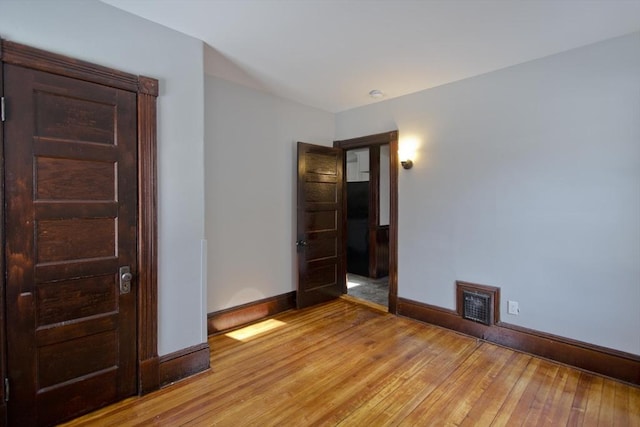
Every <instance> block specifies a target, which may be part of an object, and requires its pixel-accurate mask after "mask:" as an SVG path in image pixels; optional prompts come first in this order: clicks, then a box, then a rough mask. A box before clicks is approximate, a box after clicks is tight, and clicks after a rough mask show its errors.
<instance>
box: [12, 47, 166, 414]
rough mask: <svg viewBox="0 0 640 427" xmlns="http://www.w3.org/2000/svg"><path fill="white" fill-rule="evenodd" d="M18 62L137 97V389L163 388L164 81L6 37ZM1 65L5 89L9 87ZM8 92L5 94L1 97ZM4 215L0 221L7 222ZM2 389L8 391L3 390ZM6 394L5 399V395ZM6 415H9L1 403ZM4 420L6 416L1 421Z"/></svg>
mask: <svg viewBox="0 0 640 427" xmlns="http://www.w3.org/2000/svg"><path fill="white" fill-rule="evenodd" d="M5 63H7V64H13V65H18V66H22V67H25V68H31V69H35V70H39V71H45V72H48V73H52V74H57V75H61V76H65V77H71V78H74V79H78V80H84V81H88V82H92V83H98V84H101V85H105V86H109V87H114V88H118V89H124V90H127V91H130V92H134V93H136V94H137V121H138V132H137V133H138V135H137V149H138V200H137V202H138V212H137V216H138V241H137V257H138V300H137V310H138V313H137V318H138V322H137V347H138V348H137V354H138V356H137V365H138V369H137V388H138V393H139V394H144V393H148V392H150V391H153V390H157V389H158V388H159V384H160V382H159V381H160V380H159V358H158V344H157V343H158V328H157V325H158V292H157V290H158V282H157V271H158V264H157V258H158V256H157V240H158V238H157V221H156V219H157V178H156V170H157V169H156V162H157V160H156V159H157V131H156V125H157V119H156V99H157V97H158V80H156V79H153V78H150V77H145V76H137V75H134V74H129V73H125V72H122V71H119V70H114V69H112V68H107V67H103V66H100V65H96V64H92V63H89V62H85V61H81V60H77V59H74V58H70V57H67V56H64V55H59V54H55V53H51V52H47V51H44V50H41V49H37V48H34V47H30V46H26V45H23V44H19V43H15V42H11V41H7V40H3V39H0V65H4V64H5ZM1 70H2V67H0V91H1V90H2V88H4V81H3V80H2V71H1ZM1 93H2V92H0V94H1ZM3 138H4V135H3V133H2V129H1V127H0V176H1V178H0V199H1V200H2V202H3V205H4V200H5V194H4V152H3V151H2V150H3V148H2V147H4V139H3ZM3 215H4V212H2V213H1V214H0V219H2V223H3V224H4V216H3ZM4 242H5V233H4V225H3V226H2V227H0V246H1V249H0V256H1V258H2V260H1V261H0V267H2V271H4ZM4 296H5V281H4V274H2V275H0V302H2V308H1V309H0V339H1V345H2V349H1V351H0V362H1V365H2V366H1V367H0V370H1V373H2V378H7V372H6V351H7V348H6V334H5V331H6V324H5V318H6V315H5V310H6V309H5V303H4ZM0 389H2V387H0ZM3 394H4V390H1V391H0V395H2V397H4V395H3ZM1 402H2V403H1V404H0V416H2V415H3V414H6V404H5V403H4V402H5V399H1ZM3 419H4V417H2V418H0V423H1V422H2V421H3Z"/></svg>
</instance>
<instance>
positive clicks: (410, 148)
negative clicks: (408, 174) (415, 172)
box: [398, 136, 420, 169]
mask: <svg viewBox="0 0 640 427" xmlns="http://www.w3.org/2000/svg"><path fill="white" fill-rule="evenodd" d="M419 145H420V141H419V139H418V138H417V137H415V136H409V137H404V138H402V140H401V141H400V146H399V147H398V158H399V160H400V164H401V165H402V167H403V168H404V169H411V168H412V167H413V159H415V158H416V152H417V151H418V146H419Z"/></svg>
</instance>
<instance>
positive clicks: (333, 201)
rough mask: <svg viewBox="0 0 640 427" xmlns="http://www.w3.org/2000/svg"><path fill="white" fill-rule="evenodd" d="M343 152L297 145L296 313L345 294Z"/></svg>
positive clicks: (329, 148) (300, 143)
mask: <svg viewBox="0 0 640 427" xmlns="http://www.w3.org/2000/svg"><path fill="white" fill-rule="evenodd" d="M343 164H344V163H343V150H342V149H341V148H333V147H325V146H320V145H313V144H306V143H303V142H298V229H297V241H296V246H297V250H298V292H297V305H298V308H303V307H308V306H311V305H314V304H317V303H320V302H324V301H328V300H330V299H333V298H337V297H339V296H340V295H342V294H343V293H345V292H346V286H345V277H346V273H345V270H344V259H345V255H344V251H343V247H342V246H343V244H342V242H343V239H342V233H343V232H344V223H343V220H344V218H343V215H342V207H343V204H344V201H343V177H342V176H343Z"/></svg>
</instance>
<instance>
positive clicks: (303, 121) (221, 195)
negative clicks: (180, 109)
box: [205, 75, 334, 312]
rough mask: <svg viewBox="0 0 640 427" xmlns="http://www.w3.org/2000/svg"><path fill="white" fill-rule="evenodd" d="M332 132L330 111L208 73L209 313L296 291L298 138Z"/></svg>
mask: <svg viewBox="0 0 640 427" xmlns="http://www.w3.org/2000/svg"><path fill="white" fill-rule="evenodd" d="M333 136H334V115H333V114H330V113H327V112H324V111H320V110H317V109H314V108H311V107H306V106H303V105H301V104H297V103H294V102H291V101H287V100H284V99H281V98H277V97H275V96H273V95H270V94H268V93H265V92H261V91H258V90H256V89H252V88H248V87H245V86H241V85H239V84H237V83H232V82H230V81H227V80H224V79H221V78H219V77H215V76H209V75H205V140H206V145H205V164H206V170H205V181H206V184H205V192H206V196H205V199H206V236H207V240H208V254H209V255H208V260H209V262H208V310H209V312H214V311H218V310H221V309H225V308H230V307H235V306H238V305H240V304H244V303H247V302H251V301H255V300H259V299H263V298H267V297H271V296H275V295H280V294H284V293H287V292H291V291H293V290H295V289H296V284H297V265H296V252H295V245H294V242H295V226H296V216H295V207H296V205H295V204H296V190H295V182H296V171H297V163H296V142H297V141H303V142H310V143H315V144H320V145H332V141H333Z"/></svg>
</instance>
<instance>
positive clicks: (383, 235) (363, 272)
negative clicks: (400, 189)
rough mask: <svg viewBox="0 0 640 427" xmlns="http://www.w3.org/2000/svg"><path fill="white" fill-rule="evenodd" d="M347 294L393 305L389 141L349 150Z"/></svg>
mask: <svg viewBox="0 0 640 427" xmlns="http://www.w3.org/2000/svg"><path fill="white" fill-rule="evenodd" d="M345 164H346V165H345V166H346V167H345V172H346V182H347V183H346V192H347V207H346V213H347V227H346V229H345V232H346V234H347V260H346V261H347V262H346V264H347V294H348V295H351V296H353V297H356V298H359V299H364V300H366V301H369V302H372V303H375V304H379V305H382V306H384V307H385V308H386V307H388V306H389V207H390V206H389V199H390V198H389V195H390V191H389V183H390V180H389V144H385V145H379V146H378V145H376V146H371V147H363V148H355V149H352V150H347V151H345Z"/></svg>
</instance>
